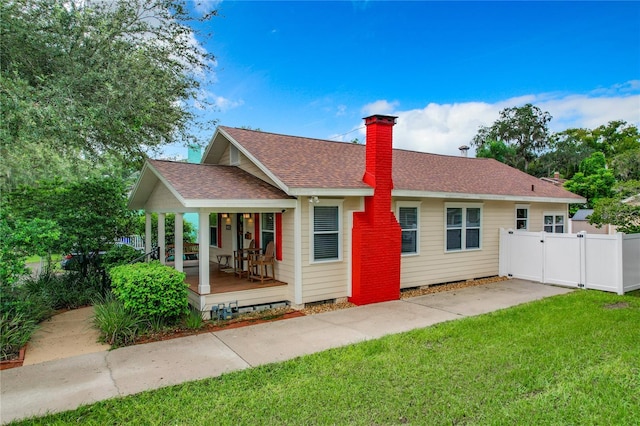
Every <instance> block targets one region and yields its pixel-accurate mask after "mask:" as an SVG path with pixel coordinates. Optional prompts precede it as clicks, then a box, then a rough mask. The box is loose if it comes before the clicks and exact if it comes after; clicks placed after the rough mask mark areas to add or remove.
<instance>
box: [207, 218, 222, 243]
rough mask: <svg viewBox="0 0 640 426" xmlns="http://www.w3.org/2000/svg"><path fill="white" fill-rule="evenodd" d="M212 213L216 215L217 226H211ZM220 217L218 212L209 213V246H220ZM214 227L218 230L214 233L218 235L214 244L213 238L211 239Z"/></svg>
mask: <svg viewBox="0 0 640 426" xmlns="http://www.w3.org/2000/svg"><path fill="white" fill-rule="evenodd" d="M212 215H215V218H216V226H211V216H212ZM218 219H220V216H219V215H218V213H209V246H210V247H218V235H219V233H218V227H219V226H220V223H219V222H220V221H219V220H218ZM213 229H215V230H216V232H215V234H214V235H215V236H216V240H215V244H214V241H213V239H211V232H212V230H213Z"/></svg>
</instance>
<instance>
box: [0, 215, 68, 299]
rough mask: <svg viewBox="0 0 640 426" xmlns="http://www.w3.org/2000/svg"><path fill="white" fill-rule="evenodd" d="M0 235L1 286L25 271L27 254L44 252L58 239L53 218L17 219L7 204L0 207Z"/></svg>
mask: <svg viewBox="0 0 640 426" xmlns="http://www.w3.org/2000/svg"><path fill="white" fill-rule="evenodd" d="M0 235H2V238H0V288H4V289H6V286H10V285H11V284H13V283H14V282H15V281H16V280H17V279H18V278H19V277H20V276H21V275H24V274H25V273H26V272H27V270H26V267H25V260H26V258H27V257H28V256H30V255H32V254H38V255H40V256H47V255H48V254H49V253H51V252H52V250H53V248H54V247H55V246H56V244H57V243H58V241H59V240H60V230H59V229H58V227H57V224H56V223H55V222H54V221H51V220H46V219H32V220H28V221H23V220H16V219H14V218H13V217H12V216H11V215H10V214H9V212H8V209H6V208H3V209H2V210H0Z"/></svg>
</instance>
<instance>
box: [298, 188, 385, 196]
mask: <svg viewBox="0 0 640 426" xmlns="http://www.w3.org/2000/svg"><path fill="white" fill-rule="evenodd" d="M288 193H289V194H290V195H293V196H296V197H300V196H317V197H370V196H372V195H373V188H289V192H288Z"/></svg>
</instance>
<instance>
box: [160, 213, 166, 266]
mask: <svg viewBox="0 0 640 426" xmlns="http://www.w3.org/2000/svg"><path fill="white" fill-rule="evenodd" d="M164 218H165V214H164V213H158V247H159V248H160V263H162V264H163V265H164V264H166V263H167V258H166V253H167V251H166V249H167V248H166V247H165V242H164V235H165V233H164Z"/></svg>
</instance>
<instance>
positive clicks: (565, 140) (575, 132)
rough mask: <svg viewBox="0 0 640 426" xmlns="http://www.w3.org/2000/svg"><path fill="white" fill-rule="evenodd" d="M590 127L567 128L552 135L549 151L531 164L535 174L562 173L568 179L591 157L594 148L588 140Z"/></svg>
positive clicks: (550, 174)
mask: <svg viewBox="0 0 640 426" xmlns="http://www.w3.org/2000/svg"><path fill="white" fill-rule="evenodd" d="M590 132H591V131H590V130H588V129H567V130H564V131H562V132H558V133H554V134H553V135H551V138H550V142H549V149H548V151H546V152H544V153H543V154H542V155H540V157H538V158H537V159H536V160H535V161H534V162H533V164H532V165H531V166H530V172H531V173H532V174H533V175H534V176H538V177H542V176H552V175H553V173H554V172H558V173H560V175H561V176H563V177H564V178H566V179H571V177H572V176H573V175H574V173H576V172H577V171H578V170H579V168H580V163H581V162H582V160H584V159H585V158H587V157H589V156H590V155H591V154H592V153H593V152H594V148H593V147H592V145H591V144H589V143H587V142H586V140H587V139H588V138H589V137H590V136H589V134H590Z"/></svg>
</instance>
